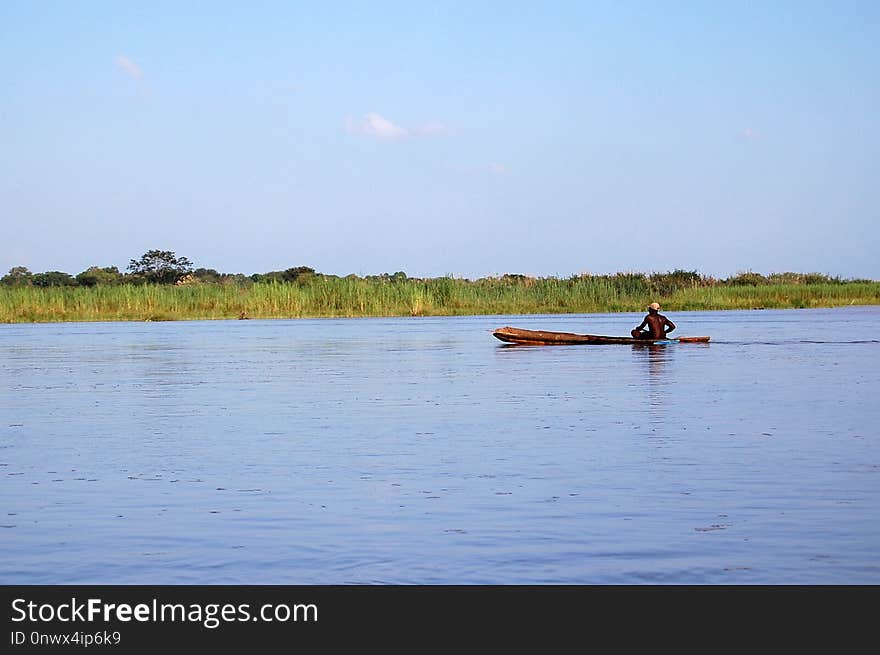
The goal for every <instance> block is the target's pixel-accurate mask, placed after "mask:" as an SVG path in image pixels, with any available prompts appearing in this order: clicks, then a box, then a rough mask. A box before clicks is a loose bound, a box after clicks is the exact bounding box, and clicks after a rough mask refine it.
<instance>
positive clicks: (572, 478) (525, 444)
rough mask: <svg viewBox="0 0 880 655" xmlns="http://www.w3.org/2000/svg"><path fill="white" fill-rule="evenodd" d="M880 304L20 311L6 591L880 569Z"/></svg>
mask: <svg viewBox="0 0 880 655" xmlns="http://www.w3.org/2000/svg"><path fill="white" fill-rule="evenodd" d="M878 318H880V309H878V308H847V309H841V310H804V311H788V312H770V311H763V312H726V313H714V312H694V313H682V314H679V315H676V316H675V317H674V320H675V321H676V323H677V324H678V326H679V330H680V331H681V332H682V334H710V335H711V336H712V342H711V343H709V344H667V345H647V344H645V345H642V344H640V345H637V346H631V345H609V346H546V347H507V346H505V345H503V344H501V343H500V342H498V341H497V340H495V339H494V338H493V337H492V336H491V331H492V329H494V328H496V327H498V326H500V325H517V326H521V327H525V328H533V329H548V330H559V331H567V332H580V333H599V334H616V333H624V332H626V330H627V326H628V325H629V324H630V323H631V322H632V321H633V320H634V319H635V316H634V315H633V316H630V315H620V314H604V315H579V316H557V315H554V316H527V317H460V318H436V319H434V318H427V319H422V318H420V319H365V320H353V319H350V320H320V321H317V320H316V321H310V320H303V321H257V320H252V321H205V322H181V323H149V324H106V323H105V324H67V325H4V326H0V369H2V382H0V416H2V419H0V479H2V490H3V501H4V502H3V510H2V515H0V534H2V535H3V536H4V539H3V540H2V541H0V582H5V583H13V582H15V583H40V582H49V583H63V582H71V583H84V582H95V583H304V584H308V583H319V584H325V583H343V584H344V583H363V582H368V583H372V582H378V583H396V582H400V583H413V582H415V583H428V584H432V583H514V584H515V583H526V584H528V583H621V582H624V583H642V582H651V583H698V584H699V583H789V582H793V583H877V582H880V566H878V564H877V561H876V552H877V549H878V546H880V443H878V440H880V437H878V433H877V430H876V425H877V424H878V421H880V408H878V403H876V398H875V396H876V388H877V384H878V382H880V380H878V373H877V371H878V366H877V364H878V363H880V360H878V350H877V349H878V342H877V341H865V340H864V335H865V334H866V333H870V332H871V330H873V329H874V328H873V325H874V324H875V323H876V321H877V319H878ZM817 321H821V322H822V323H823V325H824V326H825V329H826V330H827V331H828V334H833V335H834V339H833V340H828V341H824V342H822V343H814V342H813V341H811V340H812V339H815V334H814V332H815V327H814V326H815V325H816V324H817ZM621 326H622V327H621Z"/></svg>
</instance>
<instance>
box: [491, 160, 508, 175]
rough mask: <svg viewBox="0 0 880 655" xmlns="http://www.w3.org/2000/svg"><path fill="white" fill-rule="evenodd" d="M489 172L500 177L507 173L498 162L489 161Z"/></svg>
mask: <svg viewBox="0 0 880 655" xmlns="http://www.w3.org/2000/svg"><path fill="white" fill-rule="evenodd" d="M489 172H490V173H494V174H495V175H502V174H503V173H505V172H507V169H506V168H504V166H502V165H501V164H499V163H498V162H494V161H490V162H489Z"/></svg>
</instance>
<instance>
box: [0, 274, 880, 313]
mask: <svg viewBox="0 0 880 655" xmlns="http://www.w3.org/2000/svg"><path fill="white" fill-rule="evenodd" d="M655 300H657V301H659V302H661V304H662V305H663V309H664V311H684V310H715V309H752V308H795V307H833V306H839V305H853V304H857V305H876V304H880V282H873V281H859V282H846V283H841V282H838V281H832V282H829V281H827V280H825V281H821V282H817V283H811V282H804V281H797V282H791V281H789V280H785V281H781V282H779V283H777V282H775V281H770V282H766V283H762V284H757V285H752V284H742V285H718V284H706V283H705V281H704V282H703V283H700V284H698V283H697V282H695V281H694V282H687V281H684V282H683V283H681V284H679V283H675V284H672V283H670V281H669V280H660V281H659V282H658V281H657V280H652V279H651V278H648V277H645V276H641V275H629V274H618V275H614V276H590V275H583V276H576V277H572V278H568V279H557V278H525V277H522V276H504V277H502V278H486V279H481V280H476V281H470V280H460V279H453V278H449V277H444V278H434V279H425V280H418V279H406V280H401V281H390V280H375V279H369V278H359V277H354V276H350V277H346V278H335V277H322V276H316V277H314V278H311V279H309V280H308V281H306V282H304V283H298V282H297V283H258V284H253V285H251V286H236V285H211V284H194V285H184V286H150V285H144V286H132V285H121V286H96V287H45V288H40V287H0V322H4V323H19V322H52V321H149V320H153V321H158V320H188V319H228V318H242V317H247V318H304V317H354V316H432V315H433V316H441V315H466V314H467V315H470V314H473V315H476V314H537V313H547V314H551V313H591V312H621V311H642V310H644V308H645V307H646V305H647V304H648V303H649V302H652V301H655Z"/></svg>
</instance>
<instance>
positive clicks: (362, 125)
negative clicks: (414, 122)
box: [345, 112, 410, 139]
mask: <svg viewBox="0 0 880 655" xmlns="http://www.w3.org/2000/svg"><path fill="white" fill-rule="evenodd" d="M345 131H346V132H348V133H349V134H363V135H365V136H372V137H375V138H377V139H405V138H406V137H408V136H409V134H410V133H409V130H407V129H405V128H403V127H400V126H399V125H395V124H394V123H392V122H391V121H389V120H388V119H387V118H384V117H382V116H380V115H379V114H377V113H375V112H370V113H369V114H366V115H365V116H364V117H363V118H361V119H360V120H357V121H355V120H353V119H352V118H351V117H348V118H347V119H346V121H345Z"/></svg>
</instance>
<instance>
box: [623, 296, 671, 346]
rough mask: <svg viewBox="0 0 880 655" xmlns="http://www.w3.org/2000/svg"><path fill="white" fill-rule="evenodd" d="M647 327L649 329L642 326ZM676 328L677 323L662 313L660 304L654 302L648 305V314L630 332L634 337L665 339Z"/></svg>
mask: <svg viewBox="0 0 880 655" xmlns="http://www.w3.org/2000/svg"><path fill="white" fill-rule="evenodd" d="M644 327H647V328H648V329H647V330H643V329H642V328H644ZM674 329H675V323H673V322H672V321H670V320H669V319H668V318H666V317H665V316H663V314H661V313H660V305H659V304H657V303H655V302H652V303H651V304H650V305H648V315H647V316H645V318H644V320H643V321H642V322H641V324H640V325H639V326H638V327H637V328H635V329H634V330H633V331H632V332H631V333H630V334H632V336H633V339H665V338H666V335H667V334H669V333H670V332H672V331H673V330H674Z"/></svg>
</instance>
